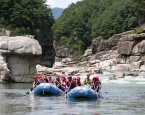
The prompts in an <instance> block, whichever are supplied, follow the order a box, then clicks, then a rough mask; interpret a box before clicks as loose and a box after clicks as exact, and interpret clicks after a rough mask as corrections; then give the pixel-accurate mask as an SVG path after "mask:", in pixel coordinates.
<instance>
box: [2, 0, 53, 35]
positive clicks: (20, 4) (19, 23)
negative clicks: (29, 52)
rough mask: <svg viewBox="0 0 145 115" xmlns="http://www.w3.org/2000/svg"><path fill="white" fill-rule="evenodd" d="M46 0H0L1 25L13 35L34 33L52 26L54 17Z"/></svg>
mask: <svg viewBox="0 0 145 115" xmlns="http://www.w3.org/2000/svg"><path fill="white" fill-rule="evenodd" d="M45 2H46V0H0V27H4V28H7V29H10V30H11V31H12V33H11V34H12V35H24V34H32V35H36V33H37V31H39V30H41V29H42V28H44V27H45V26H48V27H50V28H51V26H52V25H53V23H54V19H53V17H52V16H51V9H50V8H49V7H48V6H47V5H46V4H45Z"/></svg>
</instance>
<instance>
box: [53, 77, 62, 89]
mask: <svg viewBox="0 0 145 115" xmlns="http://www.w3.org/2000/svg"><path fill="white" fill-rule="evenodd" d="M54 85H56V86H57V87H58V88H60V89H61V83H60V77H59V75H56V78H55V80H54Z"/></svg>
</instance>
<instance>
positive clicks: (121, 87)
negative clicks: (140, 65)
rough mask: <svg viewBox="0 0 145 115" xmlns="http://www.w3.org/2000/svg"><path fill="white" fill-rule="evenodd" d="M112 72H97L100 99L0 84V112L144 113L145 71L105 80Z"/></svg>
mask: <svg viewBox="0 0 145 115" xmlns="http://www.w3.org/2000/svg"><path fill="white" fill-rule="evenodd" d="M114 73H115V71H104V72H103V74H101V75H99V76H100V79H101V82H102V85H103V90H102V92H103V97H104V99H101V100H76V99H67V98H65V96H63V95H62V96H34V95H27V94H26V92H27V91H29V88H30V87H31V85H32V84H30V83H1V84H0V115H145V73H141V74H140V75H139V76H138V77H131V76H126V77H125V78H123V79H120V80H111V81H109V80H108V78H109V77H110V76H112V75H113V74H114ZM83 78H84V76H81V79H83Z"/></svg>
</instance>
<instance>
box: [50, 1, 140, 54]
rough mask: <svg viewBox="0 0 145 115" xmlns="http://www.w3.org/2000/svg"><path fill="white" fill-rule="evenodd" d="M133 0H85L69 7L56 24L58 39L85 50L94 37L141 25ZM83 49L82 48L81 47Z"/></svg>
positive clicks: (110, 34) (56, 38) (107, 35)
mask: <svg viewBox="0 0 145 115" xmlns="http://www.w3.org/2000/svg"><path fill="white" fill-rule="evenodd" d="M132 4H133V2H132V1H131V0H125V1H123V0H82V1H79V2H77V3H76V4H74V3H72V4H71V5H70V6H69V7H68V8H66V9H65V10H64V11H63V13H62V15H61V17H60V18H59V19H57V20H56V23H55V24H54V26H53V32H54V33H53V35H54V39H55V40H56V41H59V42H60V43H61V45H64V46H66V47H69V48H70V49H73V50H76V51H79V52H78V53H83V51H84V50H86V49H87V48H88V47H89V46H90V45H91V41H92V39H93V38H95V37H98V36H103V38H104V39H108V38H109V37H111V36H112V35H113V34H116V33H121V32H124V31H127V30H130V29H131V28H135V27H136V26H138V21H139V18H138V13H137V12H136V10H135V8H133V7H132ZM80 50H81V51H80Z"/></svg>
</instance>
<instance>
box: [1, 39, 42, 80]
mask: <svg viewBox="0 0 145 115" xmlns="http://www.w3.org/2000/svg"><path fill="white" fill-rule="evenodd" d="M0 41H1V42H0V76H1V77H0V79H1V80H2V81H14V82H32V81H33V76H34V75H35V74H36V67H35V66H36V64H38V63H40V60H39V59H40V55H41V53H42V49H41V46H40V45H39V43H38V41H37V40H35V39H33V37H32V36H25V37H24V36H16V37H8V36H1V37H0Z"/></svg>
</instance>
